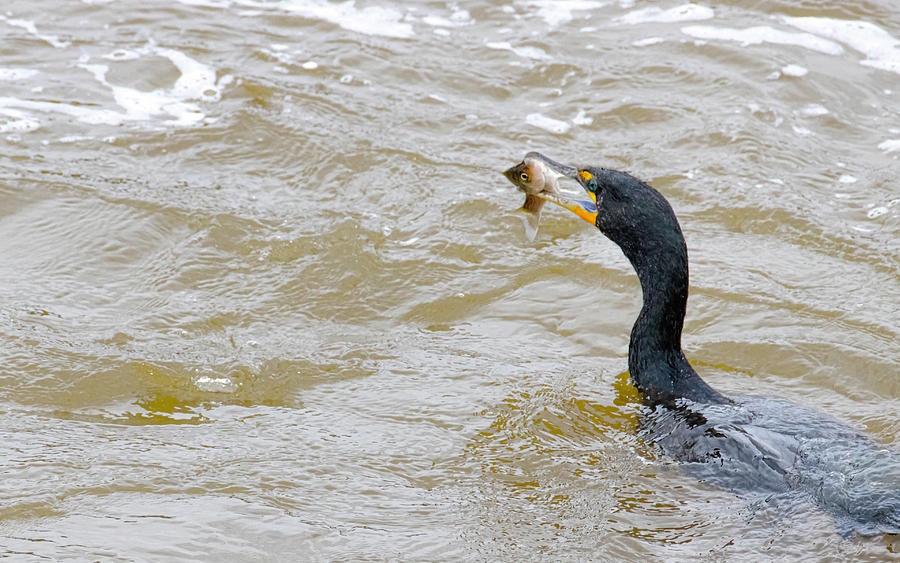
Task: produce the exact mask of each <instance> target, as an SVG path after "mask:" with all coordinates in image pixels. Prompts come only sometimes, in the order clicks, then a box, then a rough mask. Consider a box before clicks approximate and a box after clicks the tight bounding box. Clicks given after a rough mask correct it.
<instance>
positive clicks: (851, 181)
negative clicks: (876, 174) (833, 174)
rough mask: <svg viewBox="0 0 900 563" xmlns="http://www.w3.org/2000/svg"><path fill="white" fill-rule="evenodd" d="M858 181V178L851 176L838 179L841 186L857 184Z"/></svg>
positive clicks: (846, 175) (843, 175) (845, 175)
mask: <svg viewBox="0 0 900 563" xmlns="http://www.w3.org/2000/svg"><path fill="white" fill-rule="evenodd" d="M857 181H858V180H857V179H856V176H851V175H850V174H841V177H840V178H838V182H840V183H841V184H855V183H856V182H857Z"/></svg>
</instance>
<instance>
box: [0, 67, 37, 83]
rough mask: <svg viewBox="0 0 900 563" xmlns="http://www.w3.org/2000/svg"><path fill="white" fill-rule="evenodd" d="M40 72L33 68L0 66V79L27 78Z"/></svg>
mask: <svg viewBox="0 0 900 563" xmlns="http://www.w3.org/2000/svg"><path fill="white" fill-rule="evenodd" d="M38 72H39V71H37V70H34V69H31V68H0V80H9V81H14V80H25V79H26V78H31V77H32V76H34V75H36V74H38Z"/></svg>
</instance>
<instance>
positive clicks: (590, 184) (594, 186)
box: [587, 178, 599, 192]
mask: <svg viewBox="0 0 900 563" xmlns="http://www.w3.org/2000/svg"><path fill="white" fill-rule="evenodd" d="M587 188H588V191H591V192H596V191H597V190H598V189H599V187H598V186H597V180H595V179H593V178H591V179H590V180H588V184H587Z"/></svg>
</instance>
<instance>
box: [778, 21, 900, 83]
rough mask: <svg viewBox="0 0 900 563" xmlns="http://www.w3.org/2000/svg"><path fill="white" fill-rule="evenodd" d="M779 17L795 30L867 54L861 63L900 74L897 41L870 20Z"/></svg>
mask: <svg viewBox="0 0 900 563" xmlns="http://www.w3.org/2000/svg"><path fill="white" fill-rule="evenodd" d="M781 20H782V21H783V22H784V23H786V24H788V25H790V26H793V27H796V28H798V29H802V30H804V31H807V32H810V33H815V34H816V35H820V36H822V37H827V38H829V39H833V40H835V41H840V42H841V43H844V44H845V45H849V46H850V47H851V48H852V49H855V50H857V51H859V52H860V53H863V54H864V55H866V59H865V60H864V61H861V63H860V64H863V65H866V66H871V67H874V68H878V69H881V70H887V71H890V72H896V73H898V74H900V49H898V46H900V40H897V39H895V38H894V37H893V36H892V35H891V34H889V33H888V32H886V31H885V30H883V29H881V28H880V27H878V26H877V25H875V24H873V23H869V22H865V21H857V20H836V19H832V18H812V17H810V18H794V17H788V16H782V18H781Z"/></svg>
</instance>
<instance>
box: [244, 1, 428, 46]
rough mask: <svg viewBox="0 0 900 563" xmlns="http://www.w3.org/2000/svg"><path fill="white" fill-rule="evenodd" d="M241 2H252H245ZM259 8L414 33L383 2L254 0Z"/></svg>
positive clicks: (376, 31)
mask: <svg viewBox="0 0 900 563" xmlns="http://www.w3.org/2000/svg"><path fill="white" fill-rule="evenodd" d="M242 4H251V3H250V2H242ZM252 4H253V5H255V6H258V7H260V8H277V9H280V10H284V11H286V12H290V13H293V14H300V15H301V16H304V17H308V18H314V19H320V20H325V21H327V22H331V23H333V24H335V25H338V26H340V27H342V28H344V29H346V30H348V31H355V32H357V33H364V34H366V35H382V36H385V37H398V38H410V37H413V36H414V35H415V33H413V28H412V25H410V24H408V23H406V22H403V21H401V20H402V19H403V13H401V12H399V11H397V10H395V9H393V8H384V7H382V6H366V7H365V8H357V7H356V5H355V2H354V1H353V0H348V1H346V2H338V3H332V2H329V1H328V0H285V1H282V2H274V3H270V2H253V3H252Z"/></svg>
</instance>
